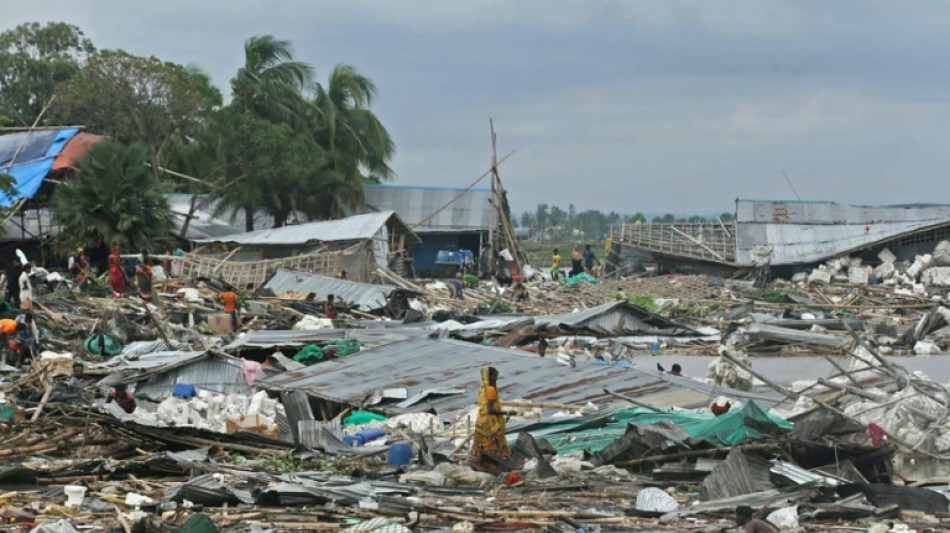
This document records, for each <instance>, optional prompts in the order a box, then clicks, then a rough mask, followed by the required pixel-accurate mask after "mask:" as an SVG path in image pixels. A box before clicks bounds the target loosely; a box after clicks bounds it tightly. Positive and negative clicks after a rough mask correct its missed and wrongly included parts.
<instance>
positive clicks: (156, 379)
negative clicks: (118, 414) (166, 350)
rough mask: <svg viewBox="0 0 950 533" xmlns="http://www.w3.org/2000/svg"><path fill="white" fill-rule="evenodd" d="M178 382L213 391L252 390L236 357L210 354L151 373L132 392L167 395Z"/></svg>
mask: <svg viewBox="0 0 950 533" xmlns="http://www.w3.org/2000/svg"><path fill="white" fill-rule="evenodd" d="M179 383H187V384H189V385H194V386H195V388H197V389H198V390H206V391H211V392H214V393H217V394H251V393H252V391H251V387H250V385H248V384H247V381H246V380H245V379H244V372H243V370H242V369H241V360H240V359H235V358H232V357H227V358H226V357H214V358H207V359H203V360H200V361H195V362H193V363H191V364H188V365H184V366H181V367H178V368H174V369H171V370H165V371H161V372H158V373H156V374H153V375H151V376H150V377H149V378H148V379H147V380H145V381H144V382H141V383H139V384H137V385H136V386H135V394H136V395H141V396H148V397H151V398H155V399H158V398H166V397H168V396H171V394H172V390H173V389H174V388H175V385H177V384H179Z"/></svg>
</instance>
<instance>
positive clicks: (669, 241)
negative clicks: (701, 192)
mask: <svg viewBox="0 0 950 533" xmlns="http://www.w3.org/2000/svg"><path fill="white" fill-rule="evenodd" d="M610 237H611V239H612V240H613V242H615V243H621V244H626V245H631V246H634V247H637V248H639V249H642V250H646V251H648V252H652V253H656V254H663V255H670V256H674V257H682V258H687V259H696V260H701V261H711V262H716V263H728V264H733V263H735V261H736V231H735V224H734V223H732V222H706V223H699V224H685V223H684V224H614V225H612V226H611V227H610Z"/></svg>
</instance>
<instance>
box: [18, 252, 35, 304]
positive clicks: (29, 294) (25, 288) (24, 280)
mask: <svg viewBox="0 0 950 533" xmlns="http://www.w3.org/2000/svg"><path fill="white" fill-rule="evenodd" d="M32 272H33V264H32V263H27V264H25V265H23V269H22V270H21V272H20V279H19V281H18V284H19V286H20V309H21V310H23V311H24V312H25V311H29V310H30V309H32V308H33V282H32V281H30V274H31V273H32Z"/></svg>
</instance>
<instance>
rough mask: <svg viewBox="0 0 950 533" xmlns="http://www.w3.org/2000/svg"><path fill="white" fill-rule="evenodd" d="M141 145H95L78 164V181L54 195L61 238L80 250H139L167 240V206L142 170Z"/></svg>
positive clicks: (143, 150)
mask: <svg viewBox="0 0 950 533" xmlns="http://www.w3.org/2000/svg"><path fill="white" fill-rule="evenodd" d="M147 157H148V150H147V149H146V147H145V145H143V144H141V143H135V144H132V145H125V144H122V143H119V142H116V141H101V142H98V143H96V144H95V145H94V146H93V147H92V148H91V149H90V150H89V152H88V153H87V154H86V155H85V157H83V158H82V159H80V160H79V161H78V162H77V163H76V169H77V170H78V172H77V175H76V176H75V177H73V178H72V179H71V180H70V181H69V182H68V183H66V184H63V185H60V186H59V187H58V188H57V189H56V191H55V192H54V194H53V208H54V212H55V213H56V220H57V222H58V223H59V224H60V225H61V226H62V227H63V229H62V231H61V232H60V235H59V238H60V239H61V240H63V241H65V242H68V243H70V245H72V244H82V245H84V246H90V247H95V246H108V245H113V244H117V245H119V246H122V247H125V248H129V249H133V250H139V249H142V248H146V247H147V246H148V245H149V244H152V243H155V242H157V241H164V240H167V239H168V237H169V232H170V231H171V228H172V219H171V212H170V210H169V207H168V202H167V201H166V200H165V197H164V196H162V193H161V189H160V185H159V183H158V180H157V179H156V178H155V176H154V174H153V173H152V172H151V171H150V170H149V168H148V167H147V166H146V165H145V162H146V160H147Z"/></svg>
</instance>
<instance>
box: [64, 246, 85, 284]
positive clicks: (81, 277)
mask: <svg viewBox="0 0 950 533" xmlns="http://www.w3.org/2000/svg"><path fill="white" fill-rule="evenodd" d="M68 268H69V274H70V276H72V278H73V281H75V282H76V283H79V284H82V282H83V281H85V280H86V275H87V274H88V273H89V261H88V260H86V252H85V250H83V248H82V246H80V247H79V248H76V253H75V254H73V255H71V256H69V263H68Z"/></svg>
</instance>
